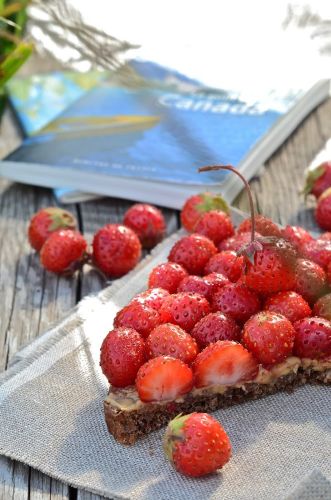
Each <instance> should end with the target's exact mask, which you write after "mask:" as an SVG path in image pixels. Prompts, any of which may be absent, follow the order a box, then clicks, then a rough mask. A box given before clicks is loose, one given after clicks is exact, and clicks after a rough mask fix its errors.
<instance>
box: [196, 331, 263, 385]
mask: <svg viewBox="0 0 331 500" xmlns="http://www.w3.org/2000/svg"><path fill="white" fill-rule="evenodd" d="M258 369H259V368H258V364H257V362H256V361H255V359H254V358H253V356H252V354H251V353H250V352H248V351H247V350H246V349H245V348H244V347H243V346H242V345H241V344H238V343H237V342H231V341H230V340H218V341H217V342H215V343H214V344H210V345H209V346H207V347H206V348H205V349H204V350H203V351H202V352H200V353H199V354H198V356H197V357H196V360H195V361H194V364H193V374H194V385H195V386H196V387H208V386H209V385H214V384H216V385H235V384H238V383H239V382H247V381H250V380H254V378H255V377H256V375H257V373H258Z"/></svg>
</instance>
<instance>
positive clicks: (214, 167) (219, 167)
mask: <svg viewBox="0 0 331 500" xmlns="http://www.w3.org/2000/svg"><path fill="white" fill-rule="evenodd" d="M215 170H229V171H230V172H233V173H234V174H236V175H237V176H238V177H240V179H241V180H242V181H243V183H244V184H245V188H246V192H247V195H248V200H249V206H250V212H251V221H252V222H251V242H253V241H254V240H255V211H254V202H253V196H252V191H251V188H250V186H249V184H248V182H247V180H246V179H245V177H244V176H243V175H242V174H241V173H240V172H239V171H238V170H237V169H235V168H234V167H232V166H231V165H209V166H206V167H201V168H199V170H198V171H199V172H209V171H215Z"/></svg>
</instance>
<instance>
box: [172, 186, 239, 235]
mask: <svg viewBox="0 0 331 500" xmlns="http://www.w3.org/2000/svg"><path fill="white" fill-rule="evenodd" d="M210 210H223V212H226V213H228V212H229V207H228V205H227V204H226V202H225V201H224V200H223V198H221V196H219V195H217V194H212V193H201V194H196V195H194V196H191V197H190V198H188V199H187V200H186V202H185V204H184V206H183V208H182V211H181V214H180V220H181V223H182V226H184V227H185V229H186V230H187V231H189V232H193V231H194V230H195V225H196V223H197V222H198V220H199V219H200V217H201V216H202V215H203V214H204V213H206V212H209V211H210Z"/></svg>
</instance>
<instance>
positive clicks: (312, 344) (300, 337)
mask: <svg viewBox="0 0 331 500" xmlns="http://www.w3.org/2000/svg"><path fill="white" fill-rule="evenodd" d="M294 328H295V342H294V354H295V355H296V356H299V358H309V359H323V358H328V357H329V356H331V322H330V321H328V320H327V319H324V318H319V317H315V316H314V317H312V318H305V319H301V320H300V321H297V322H296V323H294Z"/></svg>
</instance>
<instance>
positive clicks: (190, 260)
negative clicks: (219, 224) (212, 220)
mask: <svg viewBox="0 0 331 500" xmlns="http://www.w3.org/2000/svg"><path fill="white" fill-rule="evenodd" d="M216 253H217V248H216V247H215V245H214V243H213V242H212V241H211V240H210V239H208V238H206V237H205V236H202V235H201V234H191V235H190V236H184V237H183V238H181V239H180V240H179V241H177V243H175V244H174V246H173V247H172V249H171V251H170V254H169V257H168V260H169V261H170V262H175V263H176V264H180V265H181V266H183V267H184V268H185V269H186V271H187V272H188V273H189V274H195V275H202V274H203V270H204V268H205V265H206V264H207V262H208V260H209V259H210V258H211V257H212V256H213V255H215V254H216Z"/></svg>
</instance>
